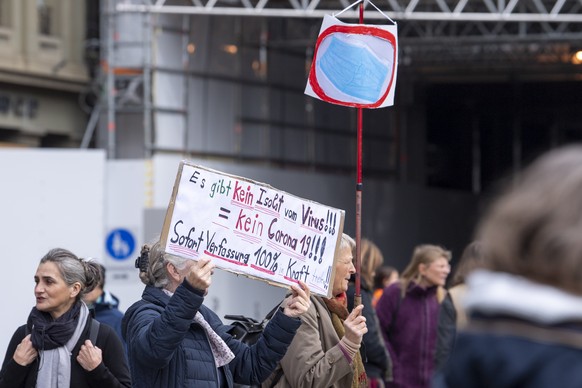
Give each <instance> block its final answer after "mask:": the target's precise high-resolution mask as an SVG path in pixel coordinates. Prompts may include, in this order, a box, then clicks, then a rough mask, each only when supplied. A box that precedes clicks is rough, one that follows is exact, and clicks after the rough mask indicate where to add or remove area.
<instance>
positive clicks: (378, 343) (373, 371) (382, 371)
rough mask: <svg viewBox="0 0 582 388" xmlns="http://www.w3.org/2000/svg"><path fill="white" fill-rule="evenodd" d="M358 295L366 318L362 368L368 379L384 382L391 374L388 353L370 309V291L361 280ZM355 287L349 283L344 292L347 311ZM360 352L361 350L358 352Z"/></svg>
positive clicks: (352, 303) (352, 299)
mask: <svg viewBox="0 0 582 388" xmlns="http://www.w3.org/2000/svg"><path fill="white" fill-rule="evenodd" d="M360 285H361V287H360V294H361V296H362V304H363V305H364V309H363V310H362V315H363V316H364V317H366V326H367V327H368V332H367V333H366V334H364V338H363V339H362V341H363V346H362V348H361V349H363V350H364V354H362V360H364V368H365V369H366V374H367V375H368V377H369V378H377V379H380V380H385V379H386V377H387V374H388V375H389V374H391V366H390V359H389V357H388V351H387V350H386V346H385V345H384V340H383V339H382V334H380V323H379V322H378V317H377V316H376V311H375V310H374V308H373V307H372V291H371V290H370V288H369V287H368V285H367V284H366V283H365V282H364V281H363V280H362V281H361V283H360ZM355 291H356V289H355V285H354V283H353V282H350V284H349V286H348V291H347V292H346V294H347V298H348V309H349V310H350V311H352V310H353V308H354V295H355ZM360 351H361V350H360Z"/></svg>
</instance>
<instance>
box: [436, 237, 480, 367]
mask: <svg viewBox="0 0 582 388" xmlns="http://www.w3.org/2000/svg"><path fill="white" fill-rule="evenodd" d="M482 262H483V244H481V242H479V241H473V242H471V243H470V244H469V245H467V246H466V247H465V249H464V250H463V253H462V254H461V259H460V260H459V263H458V264H457V268H456V269H455V271H454V273H453V276H452V279H451V283H450V287H449V290H448V292H447V295H446V296H445V299H444V300H443V303H441V308H440V311H439V321H438V328H437V345H436V354H435V367H436V369H437V370H440V369H442V368H443V366H444V365H445V364H446V362H447V360H448V359H449V356H450V354H451V352H452V350H453V348H454V346H455V339H456V337H457V331H458V330H459V329H462V328H464V327H465V326H466V325H467V312H466V311H465V308H464V303H463V301H464V298H465V294H466V292H467V285H466V284H465V279H466V277H467V276H468V275H469V273H471V272H472V271H473V270H474V269H476V268H478V267H479V265H480V264H481V263H482Z"/></svg>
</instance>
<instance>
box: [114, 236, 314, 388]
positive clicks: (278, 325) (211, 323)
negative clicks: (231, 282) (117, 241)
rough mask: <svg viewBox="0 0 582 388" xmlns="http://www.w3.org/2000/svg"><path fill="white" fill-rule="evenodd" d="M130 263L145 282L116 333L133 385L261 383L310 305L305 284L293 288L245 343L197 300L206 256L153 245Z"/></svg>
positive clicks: (208, 268) (206, 271)
mask: <svg viewBox="0 0 582 388" xmlns="http://www.w3.org/2000/svg"><path fill="white" fill-rule="evenodd" d="M136 266H137V267H138V268H139V269H140V272H139V277H140V279H141V280H142V282H143V283H144V284H145V285H146V287H145V289H144V291H143V294H142V299H141V300H140V301H138V302H136V303H134V304H133V305H132V306H131V307H129V308H128V309H127V311H126V313H125V315H124V318H123V322H122V333H123V335H124V338H125V340H126V342H127V347H128V356H129V365H130V369H131V375H132V378H133V380H134V384H135V385H136V386H138V387H159V388H171V387H192V388H204V387H212V388H216V387H220V388H222V387H228V388H230V387H233V385H234V383H238V384H248V385H250V384H260V383H261V382H262V381H263V380H265V379H266V378H267V377H268V376H269V374H270V373H271V372H272V371H273V370H274V369H275V367H276V366H277V362H278V361H279V360H280V359H281V357H283V355H284V354H285V352H286V350H287V347H288V346H289V344H290V343H291V340H292V339H293V337H294V335H295V332H296V331H297V328H298V327H299V326H300V325H301V320H300V319H299V317H300V316H301V315H302V314H303V313H305V311H307V309H308V307H309V304H310V302H309V295H310V293H309V289H308V288H307V286H306V285H305V284H303V283H300V284H299V285H293V286H291V295H289V296H288V297H287V298H286V299H285V301H284V302H283V303H282V305H281V308H280V309H279V310H278V311H277V312H276V313H275V314H274V315H273V318H272V319H271V320H270V321H269V323H268V324H267V326H266V327H265V330H264V331H263V333H262V335H261V337H260V338H259V340H258V341H257V343H255V344H254V345H252V346H248V345H246V344H244V343H243V342H241V341H239V340H237V339H235V338H234V337H233V336H231V335H230V334H229V333H228V330H229V329H230V326H229V325H224V324H223V323H222V321H221V320H220V318H219V317H218V316H217V315H216V314H215V313H214V312H213V311H212V310H210V309H209V308H208V307H206V306H205V305H204V304H203V302H204V297H205V295H206V294H207V292H208V288H209V287H210V285H211V283H212V275H213V273H214V263H212V261H211V260H210V258H208V257H205V256H203V257H200V258H199V259H198V261H195V260H191V259H186V258H182V257H178V256H174V255H170V254H167V253H165V252H164V251H163V248H162V246H161V245H160V243H159V242H156V243H154V244H153V245H148V244H146V245H144V246H143V247H142V250H141V253H140V257H139V258H138V260H137V262H136Z"/></svg>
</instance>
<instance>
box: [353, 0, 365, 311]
mask: <svg viewBox="0 0 582 388" xmlns="http://www.w3.org/2000/svg"><path fill="white" fill-rule="evenodd" d="M364 1H365V0H364ZM364 1H362V2H361V3H360V24H364ZM362 123H363V112H362V108H358V129H357V131H358V133H357V150H358V151H357V152H358V154H357V155H358V156H357V167H356V168H357V174H356V265H355V267H356V285H355V286H356V290H355V291H356V292H355V297H354V306H358V305H360V304H362V295H361V292H360V290H361V284H360V271H361V267H362V255H361V241H362Z"/></svg>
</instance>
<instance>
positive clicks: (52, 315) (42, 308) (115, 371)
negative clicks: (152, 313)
mask: <svg viewBox="0 0 582 388" xmlns="http://www.w3.org/2000/svg"><path fill="white" fill-rule="evenodd" d="M98 277H99V271H98V268H97V267H96V264H95V263H92V262H88V261H85V260H83V259H79V258H78V257H77V256H76V255H75V254H73V253H72V252H70V251H68V250H66V249H61V248H55V249H51V250H50V251H49V252H48V253H47V254H46V255H45V256H44V257H43V258H42V259H41V260H40V263H39V265H38V268H37V270H36V273H35V275H34V283H35V286H34V296H35V298H36V305H35V307H33V308H32V311H31V312H30V315H29V316H28V321H27V323H26V325H24V326H21V327H19V328H18V329H17V330H16V332H15V333H14V335H13V336H12V339H11V340H10V344H9V345H8V350H7V352H6V358H5V359H4V363H3V364H2V370H1V371H0V387H27V388H28V387H36V388H43V387H46V388H49V387H50V388H54V387H65V388H68V387H75V388H77V387H79V388H83V387H131V379H130V375H129V369H128V366H127V361H126V359H125V357H124V351H123V345H122V344H121V340H120V339H119V338H118V337H117V335H115V332H114V331H113V329H112V328H111V327H109V326H106V325H98V326H96V325H95V324H94V323H96V322H93V319H92V318H91V315H90V313H89V309H88V308H87V306H86V305H85V303H84V302H83V301H82V300H81V296H82V295H83V294H85V293H87V292H90V291H91V290H92V289H93V287H94V286H95V284H96V283H97V279H98ZM91 338H94V339H95V341H94V343H93V342H92V340H91Z"/></svg>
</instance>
